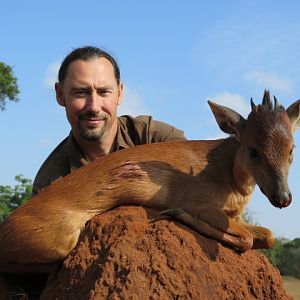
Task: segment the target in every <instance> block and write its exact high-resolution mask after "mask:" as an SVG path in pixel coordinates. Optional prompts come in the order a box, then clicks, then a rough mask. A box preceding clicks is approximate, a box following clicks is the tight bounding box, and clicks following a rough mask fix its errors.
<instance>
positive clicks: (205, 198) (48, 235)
mask: <svg viewBox="0 0 300 300" xmlns="http://www.w3.org/2000/svg"><path fill="white" fill-rule="evenodd" d="M209 104H210V107H211V109H212V111H213V113H214V115H215V118H216V120H217V122H218V124H219V127H220V128H221V129H222V130H223V131H224V132H226V133H229V134H232V135H233V136H231V137H229V138H227V139H222V140H214V141H185V142H172V143H158V144H150V145H143V146H137V147H133V148H130V149H127V150H122V151H119V152H115V153H112V154H110V155H108V156H106V157H104V158H103V159H100V160H96V161H94V162H92V163H90V164H89V165H87V166H85V167H82V168H81V169H79V170H78V171H76V172H73V173H71V174H69V175H68V176H66V177H64V178H62V179H61V180H58V181H56V182H54V183H53V184H52V185H51V186H49V187H47V188H46V189H45V190H44V191H43V192H41V193H40V194H38V195H37V196H35V197H34V198H32V199H31V200H30V201H28V202H27V203H26V204H24V205H23V206H22V207H20V208H18V209H17V210H15V211H14V212H13V213H12V214H11V215H10V216H9V217H8V218H7V219H6V220H5V221H4V222H3V223H2V224H1V225H0V264H1V265H2V266H4V265H7V264H9V263H12V262H15V263H25V264H30V263H31V264H32V263H49V262H55V261H59V260H62V259H64V258H65V257H66V256H67V255H68V253H69V252H70V251H71V250H72V249H73V248H74V247H75V245H76V243H77V241H78V237H79V234H80V232H81V230H82V228H83V227H84V225H85V223H86V222H87V221H88V220H89V219H90V218H91V217H93V216H95V215H97V214H101V213H103V212H105V211H108V210H110V209H112V208H113V207H115V206H118V205H122V204H139V205H145V206H149V207H156V208H158V209H161V210H166V212H165V213H166V214H169V215H171V216H173V217H174V218H176V219H178V220H180V221H181V222H183V223H185V224H187V225H188V226H190V227H192V228H194V229H195V230H197V231H198V232H199V233H201V234H203V235H206V236H208V237H211V238H214V239H217V240H218V241H220V242H223V243H226V244H229V245H231V246H233V247H234V248H236V249H239V250H241V251H246V250H248V249H250V248H252V247H254V248H262V247H266V248H268V247H271V246H272V244H273V242H274V238H273V236H272V233H271V231H270V230H268V229H266V228H263V227H258V226H254V225H249V224H245V223H244V222H243V220H242V213H243V211H244V209H245V207H246V205H247V203H248V201H249V199H250V197H251V195H252V192H253V189H254V186H255V184H258V185H259V187H260V189H261V190H262V192H263V193H264V194H265V195H266V196H267V198H268V199H269V201H270V202H271V203H272V205H274V206H275V207H279V208H282V207H287V206H288V205H289V204H290V203H291V201H292V195H291V193H290V190H289V188H288V183H287V176H288V170H289V166H290V164H291V162H292V156H293V148H294V142H293V135H292V134H293V131H294V130H295V129H296V128H298V127H299V126H300V121H299V106H300V101H299V100H298V101H297V102H295V103H294V104H292V105H291V106H290V107H289V108H288V109H287V110H285V109H284V108H283V107H282V106H279V105H278V104H277V103H275V105H274V107H273V104H272V102H271V100H270V95H269V93H268V92H265V95H264V100H263V103H262V104H261V105H257V106H256V105H254V104H253V102H252V111H251V113H250V114H249V116H248V119H247V120H245V119H244V118H243V117H242V116H240V115H239V114H238V113H237V112H235V111H233V110H231V109H229V108H227V107H224V106H220V105H217V104H215V103H212V102H209Z"/></svg>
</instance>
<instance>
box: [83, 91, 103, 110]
mask: <svg viewBox="0 0 300 300" xmlns="http://www.w3.org/2000/svg"><path fill="white" fill-rule="evenodd" d="M86 108H87V110H89V111H92V112H99V111H100V110H101V99H100V97H99V96H98V95H97V93H91V94H90V95H89V97H88V99H87V105H86Z"/></svg>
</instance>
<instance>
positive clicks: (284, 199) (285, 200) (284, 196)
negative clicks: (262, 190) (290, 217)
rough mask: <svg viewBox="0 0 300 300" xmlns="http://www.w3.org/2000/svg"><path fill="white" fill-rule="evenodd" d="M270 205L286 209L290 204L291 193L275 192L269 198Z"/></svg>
mask: <svg viewBox="0 0 300 300" xmlns="http://www.w3.org/2000/svg"><path fill="white" fill-rule="evenodd" d="M269 200H270V202H271V203H272V205H274V206H276V207H279V208H283V207H288V206H289V205H290V204H291V202H292V193H291V192H290V191H289V190H287V191H277V192H275V193H274V194H273V195H272V196H271V197H270V198H269Z"/></svg>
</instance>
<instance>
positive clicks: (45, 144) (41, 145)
mask: <svg viewBox="0 0 300 300" xmlns="http://www.w3.org/2000/svg"><path fill="white" fill-rule="evenodd" d="M37 145H38V147H39V148H48V147H49V146H52V145H53V142H52V141H51V140H50V139H47V138H44V139H41V140H39V141H38V142H37Z"/></svg>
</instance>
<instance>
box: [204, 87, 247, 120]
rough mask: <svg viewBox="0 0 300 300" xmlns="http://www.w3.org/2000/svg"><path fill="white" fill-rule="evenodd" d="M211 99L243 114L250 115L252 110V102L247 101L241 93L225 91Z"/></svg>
mask: <svg viewBox="0 0 300 300" xmlns="http://www.w3.org/2000/svg"><path fill="white" fill-rule="evenodd" d="M209 100H211V101H213V102H216V103H217V104H220V105H224V106H227V107H229V108H231V109H233V110H235V111H236V112H238V113H239V114H241V115H243V116H248V114H249V112H250V102H249V103H247V102H246V101H245V100H244V98H243V97H242V96H241V95H239V94H233V93H229V92H223V93H219V94H216V95H215V96H213V97H210V98H209Z"/></svg>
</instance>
